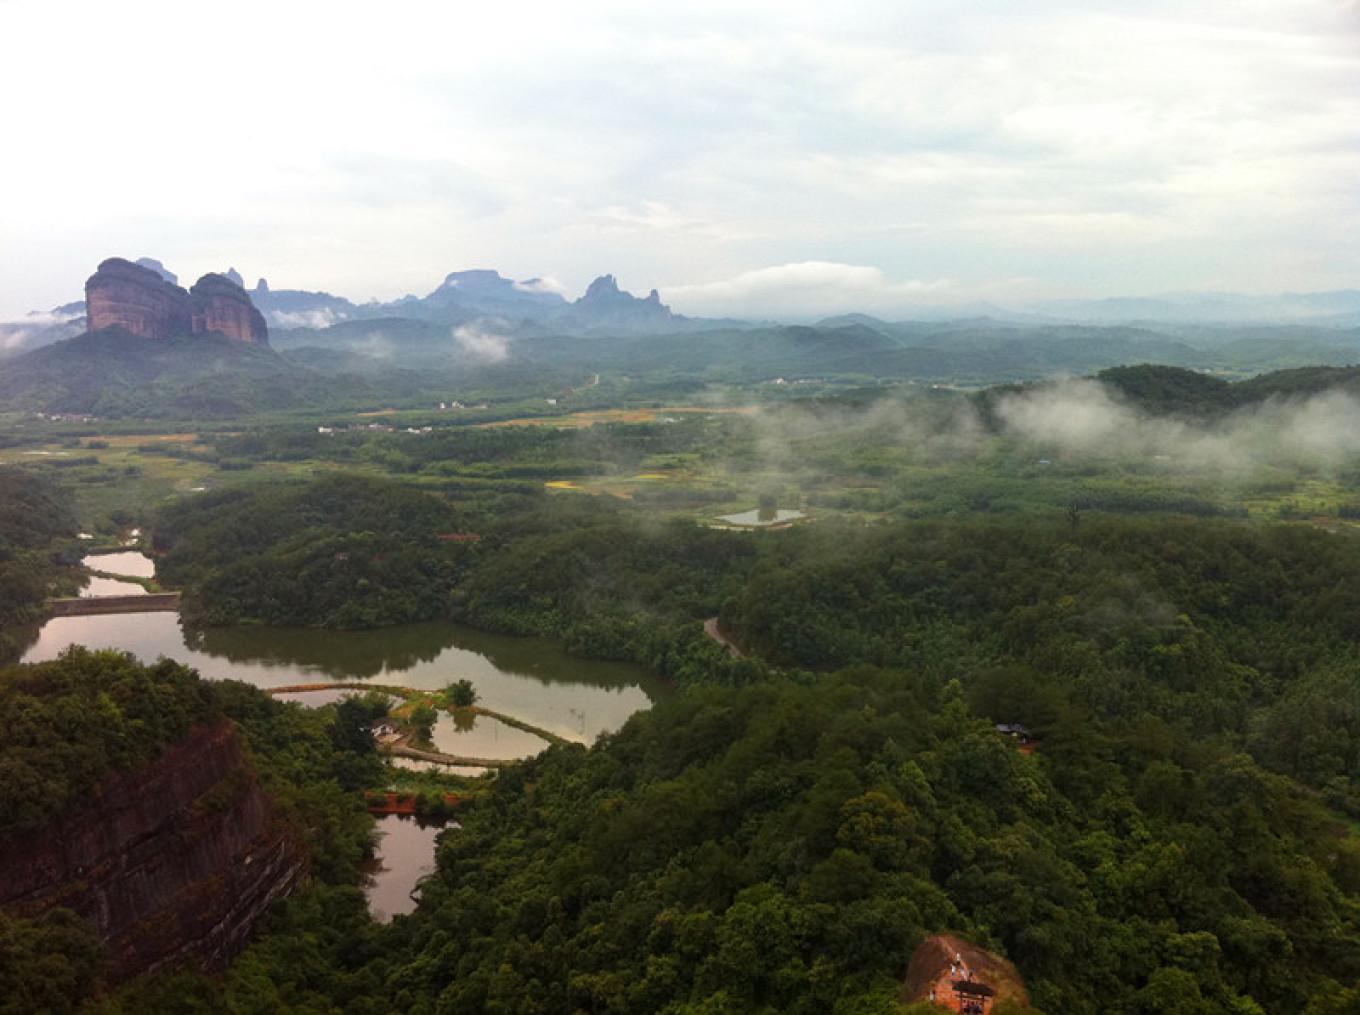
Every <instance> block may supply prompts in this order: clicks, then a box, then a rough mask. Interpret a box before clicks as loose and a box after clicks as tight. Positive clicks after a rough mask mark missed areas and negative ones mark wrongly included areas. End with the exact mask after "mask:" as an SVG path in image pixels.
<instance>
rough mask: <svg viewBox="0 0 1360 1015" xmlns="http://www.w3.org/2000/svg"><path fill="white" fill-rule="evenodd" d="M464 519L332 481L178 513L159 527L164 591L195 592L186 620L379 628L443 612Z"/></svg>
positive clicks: (409, 494)
mask: <svg viewBox="0 0 1360 1015" xmlns="http://www.w3.org/2000/svg"><path fill="white" fill-rule="evenodd" d="M459 529H460V524H459V515H458V513H457V512H456V511H455V510H454V508H453V507H451V506H450V505H449V504H448V503H447V502H446V501H444V500H442V499H441V498H439V497H436V496H433V495H431V494H428V493H424V492H421V491H419V490H413V489H411V488H409V487H406V486H402V485H400V484H396V483H390V482H382V481H378V480H366V479H362V478H359V477H341V476H335V477H328V478H323V479H319V480H317V481H315V482H313V483H309V484H274V485H269V486H259V487H250V488H243V489H232V490H224V491H221V492H218V493H213V494H209V495H207V496H205V497H202V498H199V499H196V500H191V501H181V502H179V503H177V504H174V505H172V506H171V507H170V508H169V509H167V510H166V511H164V512H163V513H162V514H161V516H160V518H159V519H158V521H157V526H156V543H157V546H158V547H159V548H161V549H163V550H165V551H166V553H165V556H164V558H163V560H162V561H161V562H160V563H159V564H158V570H159V573H160V575H161V578H162V580H163V581H165V582H167V583H168V584H170V585H172V586H180V585H183V586H185V587H186V588H187V589H188V590H189V591H190V596H189V599H188V602H187V604H186V609H185V615H186V617H189V618H190V619H192V620H195V621H200V622H204V623H209V624H224V623H236V622H240V621H245V620H253V621H257V622H263V623H270V624H299V625H310V626H318V627H349V628H357V627H372V626H375V625H380V624H396V623H402V622H406V621H415V620H428V619H430V618H432V617H439V616H443V615H444V614H445V613H446V612H447V598H448V593H449V589H450V588H451V586H452V583H453V580H454V574H455V571H454V569H455V566H456V563H457V560H458V558H459V556H460V555H461V553H462V549H461V546H460V544H458V543H453V542H448V543H442V542H441V541H440V539H439V536H440V535H441V534H453V533H457V532H458V531H459Z"/></svg>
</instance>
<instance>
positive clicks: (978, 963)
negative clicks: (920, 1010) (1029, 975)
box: [903, 934, 1029, 1015]
mask: <svg viewBox="0 0 1360 1015" xmlns="http://www.w3.org/2000/svg"><path fill="white" fill-rule="evenodd" d="M969 983H971V984H985V985H986V986H987V987H990V988H991V989H992V990H993V991H995V994H994V995H993V996H989V997H983V998H976V997H969V996H966V995H961V994H960V992H959V990H958V989H957V988H958V987H959V986H960V985H962V984H969ZM903 999H904V1000H905V1001H907V1002H908V1003H913V1002H917V1001H934V1002H935V1003H936V1004H937V1005H939V1006H940V1007H941V1008H943V1009H945V1010H946V1011H954V1012H959V1011H966V1010H968V1009H967V1008H966V1005H967V1004H968V1003H969V1002H970V1001H973V1002H976V1003H978V1004H980V1008H976V1009H973V1010H975V1011H977V1012H979V1015H988V1013H990V1012H991V1010H992V1006H993V1005H994V1004H995V1003H996V1002H997V1001H1001V1000H1006V999H1009V1000H1012V1001H1018V1002H1019V1003H1021V1004H1025V1005H1027V1004H1029V995H1028V994H1027V993H1026V992H1025V984H1024V981H1023V980H1022V979H1021V978H1020V974H1019V972H1017V971H1016V968H1015V966H1013V965H1011V963H1009V962H1007V961H1006V960H1005V959H1003V958H1001V956H999V955H993V954H992V953H991V952H989V951H986V950H985V949H982V948H979V947H978V946H977V945H974V944H971V943H970V942H968V941H965V940H964V939H963V938H961V937H957V936H956V935H953V934H940V935H937V936H935V937H930V938H926V940H925V941H923V942H921V946H920V947H919V948H917V949H916V951H915V952H913V953H912V956H911V962H910V964H909V965H908V966H907V982H906V986H905V988H904V991H903Z"/></svg>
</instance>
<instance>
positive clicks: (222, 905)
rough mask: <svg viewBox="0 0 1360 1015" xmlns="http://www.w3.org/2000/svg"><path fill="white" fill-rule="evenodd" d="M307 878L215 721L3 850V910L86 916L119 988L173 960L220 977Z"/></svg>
mask: <svg viewBox="0 0 1360 1015" xmlns="http://www.w3.org/2000/svg"><path fill="white" fill-rule="evenodd" d="M306 868H307V861H306V853H305V850H304V849H303V848H302V847H301V845H300V844H299V842H298V841H297V839H296V838H295V836H294V835H293V834H292V833H291V832H290V831H289V830H288V829H287V828H286V827H284V826H283V825H282V824H281V823H280V822H279V821H278V820H276V816H275V814H274V812H273V808H272V806H271V803H270V800H269V798H268V797H267V796H266V795H265V793H264V791H263V790H262V789H261V788H260V785H259V782H258V780H257V779H256V776H255V772H254V770H253V769H252V768H251V766H250V763H249V762H248V761H247V760H246V758H245V756H244V754H243V753H242V749H241V742H240V740H239V739H238V737H237V734H236V729H235V727H234V726H233V725H232V723H231V722H230V721H229V720H226V719H223V720H221V721H219V722H217V723H215V724H213V725H210V726H204V727H199V728H197V729H195V730H194V731H192V732H191V733H190V735H189V736H188V737H187V738H185V740H183V741H181V742H180V743H179V744H177V745H175V746H174V747H172V748H170V749H169V750H167V751H166V752H165V753H164V754H162V755H161V757H160V758H158V759H157V760H156V761H154V762H152V763H151V764H149V765H146V766H144V767H143V768H142V769H140V770H138V771H135V772H131V773H127V774H123V775H117V776H112V777H110V778H108V779H106V780H105V781H104V782H103V783H101V784H100V786H99V788H98V790H97V792H96V793H95V794H93V795H92V797H91V799H90V801H89V802H88V803H87V804H86V805H84V806H83V807H80V808H79V809H77V810H76V811H74V812H72V813H69V814H67V815H65V816H64V817H62V818H61V819H59V820H57V821H55V822H53V823H52V824H51V825H50V826H49V827H47V828H46V829H44V830H43V831H41V832H39V833H35V834H33V835H30V836H27V837H24V838H22V839H20V840H18V841H14V842H8V843H6V844H5V848H4V849H3V850H2V851H0V906H3V907H5V908H6V909H7V910H10V911H12V912H17V913H20V914H23V915H35V914H37V913H40V912H42V911H43V910H45V909H48V908H50V907H52V906H58V905H60V906H66V907H68V908H70V909H73V910H75V911H76V912H77V913H79V914H81V915H82V916H84V917H86V918H87V919H88V920H90V922H91V923H92V924H93V925H94V927H95V929H96V930H97V932H98V934H99V936H100V938H101V939H102V940H103V941H104V943H105V945H106V946H107V948H108V959H109V965H108V982H110V983H116V982H119V981H122V980H125V979H127V978H129V977H132V976H137V975H140V974H141V973H144V972H147V971H150V970H154V969H158V968H161V967H163V966H166V965H170V964H172V963H178V962H181V961H189V962H192V963H193V964H195V965H197V966H199V967H200V968H202V969H205V970H215V969H221V968H223V967H224V966H225V965H226V964H227V962H228V961H229V960H230V959H231V958H232V957H233V956H234V955H235V954H236V953H237V952H239V951H240V950H241V949H242V948H243V947H244V946H245V942H246V939H247V938H248V936H249V935H250V931H251V929H252V928H253V927H254V925H255V923H256V921H257V920H258V919H259V918H260V916H261V915H262V914H263V913H264V911H265V909H266V908H267V907H268V906H269V904H270V903H271V902H273V901H274V900H275V899H277V898H280V897H281V896H284V895H287V894H288V893H289V892H290V891H292V889H293V887H294V886H295V885H296V884H297V883H298V881H299V880H300V879H301V878H302V876H303V875H304V874H305V872H306Z"/></svg>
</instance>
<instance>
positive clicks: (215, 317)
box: [189, 274, 269, 344]
mask: <svg viewBox="0 0 1360 1015" xmlns="http://www.w3.org/2000/svg"><path fill="white" fill-rule="evenodd" d="M189 299H190V305H191V307H192V314H193V329H194V334H196V335H200V334H202V333H204V332H206V331H217V332H220V333H222V334H223V335H226V336H227V337H228V338H235V339H239V340H240V341H242V342H259V343H261V344H265V343H267V342H268V341H269V328H268V326H267V325H266V324H265V322H264V315H263V314H261V313H260V312H259V311H258V310H256V309H255V305H254V304H253V303H251V302H250V297H249V296H248V295H247V294H246V291H245V290H244V289H242V288H241V287H240V286H239V285H237V284H236V283H235V282H232V281H231V280H230V279H228V278H227V277H225V276H223V275H211V274H210V275H204V276H203V277H202V278H200V279H199V280H198V281H197V282H195V283H194V287H193V288H192V289H190V290H189Z"/></svg>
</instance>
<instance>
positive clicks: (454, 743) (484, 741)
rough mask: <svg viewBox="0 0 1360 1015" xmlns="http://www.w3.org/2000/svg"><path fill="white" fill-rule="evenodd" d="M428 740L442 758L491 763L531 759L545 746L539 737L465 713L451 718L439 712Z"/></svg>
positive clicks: (486, 718)
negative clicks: (470, 759) (480, 760)
mask: <svg viewBox="0 0 1360 1015" xmlns="http://www.w3.org/2000/svg"><path fill="white" fill-rule="evenodd" d="M430 739H431V740H432V741H433V743H434V746H435V750H437V751H440V752H442V753H444V754H455V755H457V756H458V757H460V758H478V759H490V760H492V761H517V760H518V759H520V758H532V757H533V756H534V755H535V754H538V753H539V752H540V751H543V750H544V749H546V748H547V746H548V742H547V741H546V740H544V739H543V738H542V737H536V736H534V735H533V734H532V733H526V732H525V731H524V730H521V729H516V728H515V727H513V726H507V725H506V724H505V723H503V722H501V721H500V720H499V719H492V718H491V717H490V716H485V715H476V714H473V713H469V712H459V713H454V714H453V715H449V714H448V713H447V712H441V713H440V714H439V719H438V721H436V722H435V724H434V733H433V735H432V736H431V737H430Z"/></svg>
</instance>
